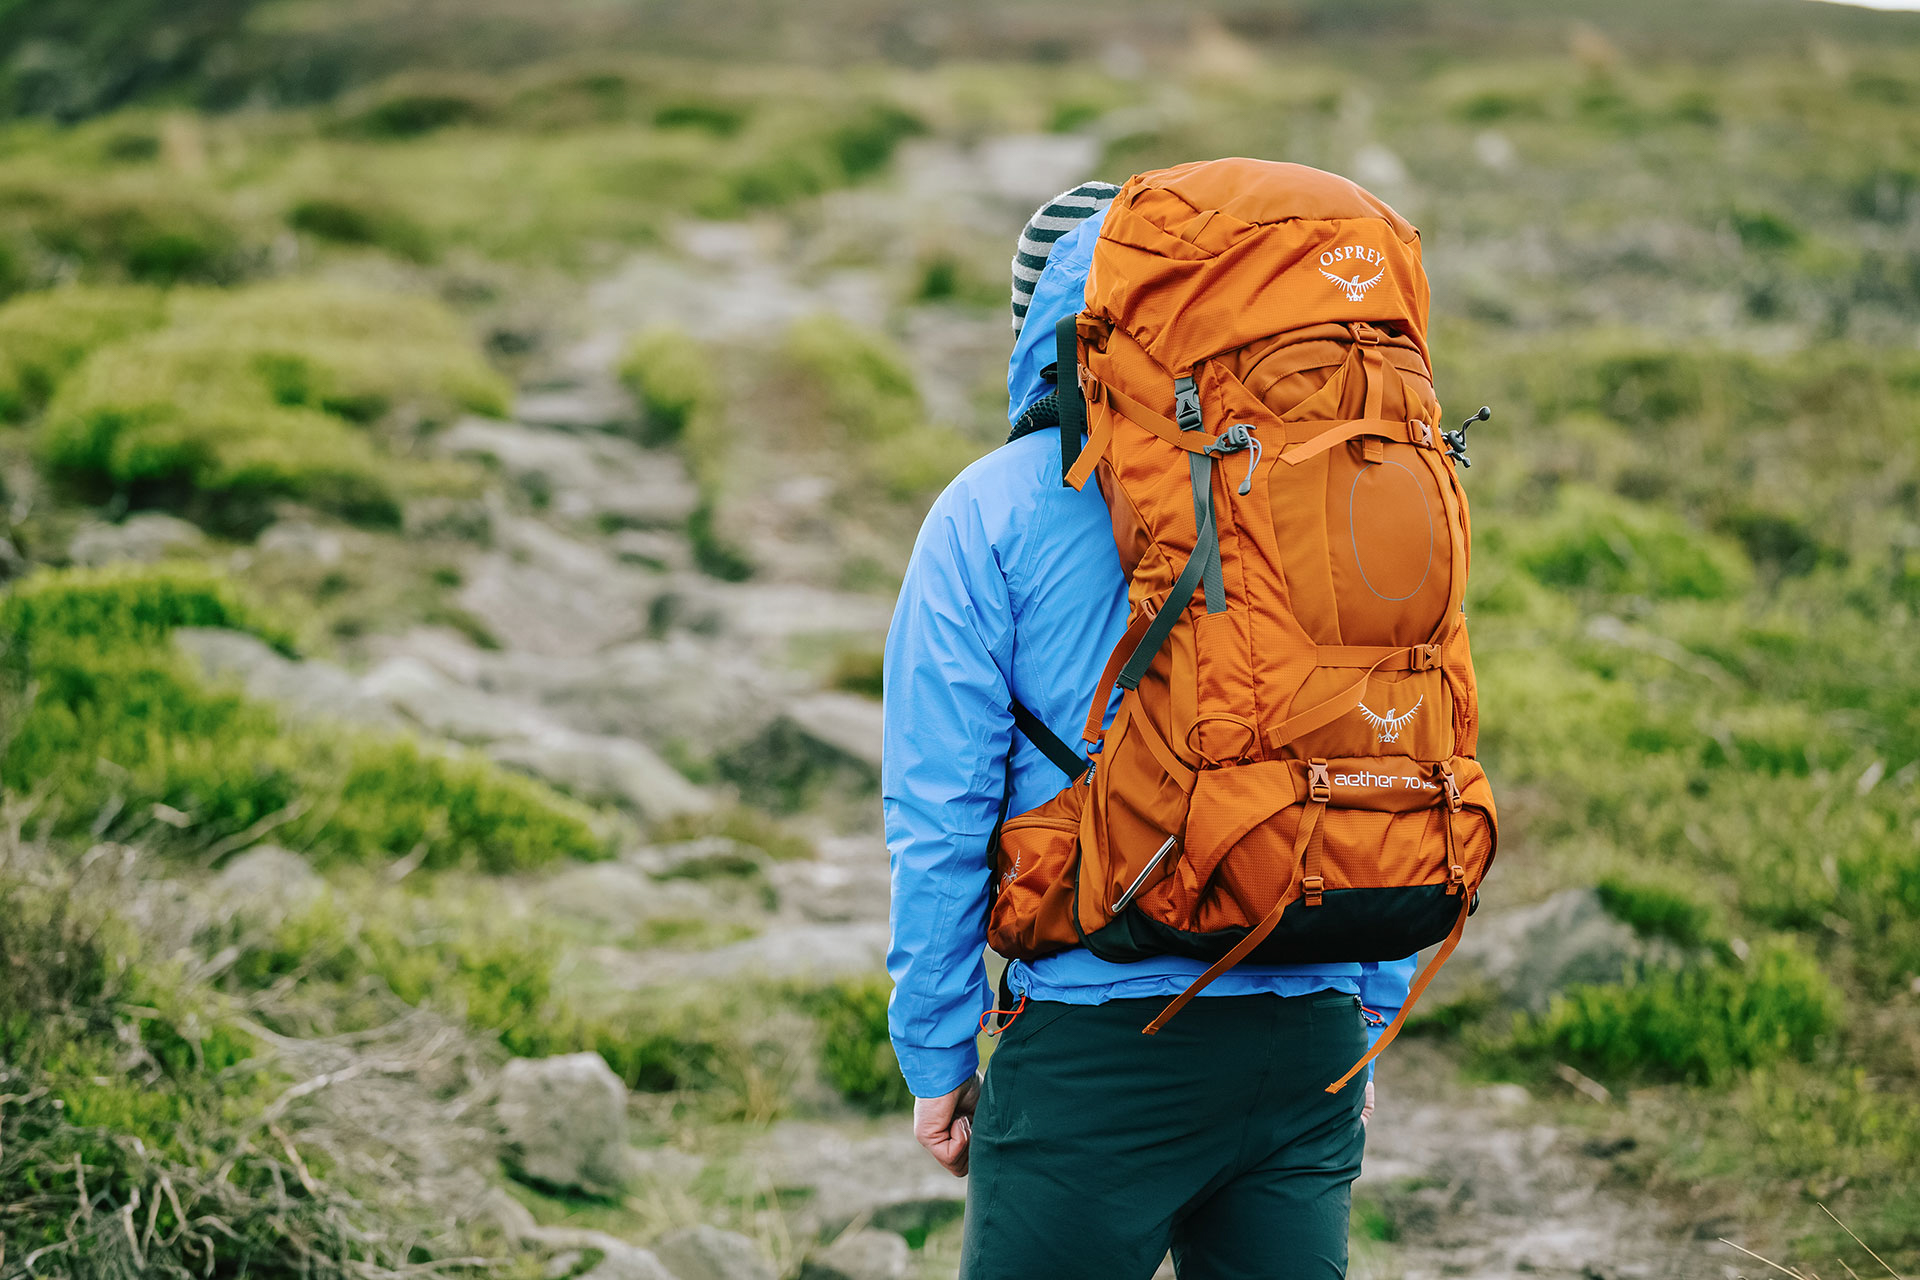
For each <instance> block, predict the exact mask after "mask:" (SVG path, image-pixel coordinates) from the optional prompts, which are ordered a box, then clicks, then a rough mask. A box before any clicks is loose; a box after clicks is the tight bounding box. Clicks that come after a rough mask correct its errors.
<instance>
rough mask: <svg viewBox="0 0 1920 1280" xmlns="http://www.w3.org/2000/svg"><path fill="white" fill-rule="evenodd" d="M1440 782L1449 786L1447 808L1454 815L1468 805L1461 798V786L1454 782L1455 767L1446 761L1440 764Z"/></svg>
mask: <svg viewBox="0 0 1920 1280" xmlns="http://www.w3.org/2000/svg"><path fill="white" fill-rule="evenodd" d="M1440 780H1441V781H1442V782H1444V783H1445V784H1446V786H1447V808H1448V809H1449V810H1451V811H1452V812H1454V813H1458V812H1460V807H1461V806H1462V805H1464V804H1465V803H1466V801H1465V800H1464V799H1462V798H1461V796H1460V784H1459V783H1457V782H1455V781H1454V780H1453V766H1452V765H1451V764H1449V763H1448V762H1446V761H1444V760H1443V761H1441V762H1440Z"/></svg>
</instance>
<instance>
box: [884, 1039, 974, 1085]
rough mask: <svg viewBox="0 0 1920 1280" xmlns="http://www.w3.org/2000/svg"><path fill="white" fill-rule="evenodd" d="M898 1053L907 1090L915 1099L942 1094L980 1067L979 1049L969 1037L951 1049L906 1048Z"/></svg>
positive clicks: (963, 1080)
mask: <svg viewBox="0 0 1920 1280" xmlns="http://www.w3.org/2000/svg"><path fill="white" fill-rule="evenodd" d="M897 1056H898V1057H899V1059H900V1074H901V1075H903V1076H905V1077H906V1081H907V1090H908V1092H910V1093H912V1094H913V1096H914V1097H916V1098H939V1097H944V1096H946V1095H947V1094H949V1093H952V1092H953V1091H954V1090H955V1089H958V1088H959V1087H960V1086H961V1085H963V1084H965V1083H966V1082H967V1081H969V1080H971V1079H972V1078H973V1075H974V1073H975V1072H976V1071H978V1070H979V1069H980V1050H979V1049H978V1048H977V1047H976V1046H975V1045H974V1043H973V1041H971V1040H969V1041H967V1042H966V1043H965V1044H962V1045H955V1046H954V1047H953V1048H951V1049H908V1050H906V1051H905V1052H904V1053H899V1054H897Z"/></svg>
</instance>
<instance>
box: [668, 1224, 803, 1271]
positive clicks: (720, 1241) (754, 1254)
mask: <svg viewBox="0 0 1920 1280" xmlns="http://www.w3.org/2000/svg"><path fill="white" fill-rule="evenodd" d="M653 1248H654V1252H655V1253H657V1254H658V1255H659V1256H660V1261H662V1262H664V1263H665V1264H666V1265H667V1269H668V1270H669V1271H671V1272H673V1274H674V1275H675V1276H677V1277H678V1278H679V1280H776V1277H775V1273H774V1270H773V1264H771V1263H770V1262H768V1261H767V1260H766V1259H765V1258H763V1257H761V1256H760V1247H759V1246H758V1245H756V1244H754V1242H753V1241H751V1240H749V1239H747V1238H746V1237H745V1236H743V1235H737V1234H735V1233H734V1232H731V1231H722V1230H720V1229H719V1228H718V1227H709V1226H698V1227H686V1228H684V1229H682V1230H680V1231H675V1232H673V1233H672V1234H670V1235H666V1236H662V1237H661V1238H660V1239H659V1240H658V1241H656V1242H655V1243H654V1246H653Z"/></svg>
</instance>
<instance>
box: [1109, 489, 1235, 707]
mask: <svg viewBox="0 0 1920 1280" xmlns="http://www.w3.org/2000/svg"><path fill="white" fill-rule="evenodd" d="M1208 461H1209V462H1211V461H1212V459H1208ZM1213 535H1214V528H1213V504H1212V503H1208V504H1207V513H1206V523H1205V524H1204V525H1203V526H1202V527H1201V529H1200V545H1201V546H1205V545H1206V544H1207V541H1208V539H1210V538H1212V537H1213ZM1216 545H1217V544H1216ZM1206 565H1207V558H1206V557H1205V556H1204V555H1201V554H1200V553H1199V552H1198V551H1195V552H1194V554H1193V555H1191V556H1189V557H1187V564H1186V567H1185V568H1183V569H1181V570H1180V576H1179V577H1178V578H1176V579H1175V580H1174V583H1173V590H1171V591H1169V592H1167V598H1166V600H1165V601H1164V602H1163V603H1162V604H1161V606H1160V612H1159V613H1156V614H1155V615H1154V616H1153V622H1152V624H1151V625H1149V626H1148V627H1147V633H1146V634H1145V635H1143V636H1141V637H1140V643H1139V645H1138V646H1137V647H1136V648H1135V649H1134V651H1133V652H1132V653H1131V654H1129V655H1128V656H1127V665H1126V666H1124V667H1122V668H1120V679H1119V681H1118V683H1119V685H1120V687H1121V688H1122V689H1137V688H1139V687H1140V678H1141V677H1142V676H1144V675H1146V674H1147V668H1148V667H1150V666H1152V665H1153V659H1154V655H1155V654H1157V653H1159V652H1160V646H1161V645H1163V644H1165V643H1166V642H1167V635H1168V633H1169V632H1171V631H1172V630H1173V624H1174V623H1176V622H1178V621H1180V615H1181V614H1183V613H1185V612H1186V611H1187V605H1188V603H1189V602H1191V601H1192V599H1193V593H1194V592H1195V591H1196V590H1197V589H1198V588H1199V586H1200V579H1201V577H1202V576H1203V575H1204V574H1205V572H1206Z"/></svg>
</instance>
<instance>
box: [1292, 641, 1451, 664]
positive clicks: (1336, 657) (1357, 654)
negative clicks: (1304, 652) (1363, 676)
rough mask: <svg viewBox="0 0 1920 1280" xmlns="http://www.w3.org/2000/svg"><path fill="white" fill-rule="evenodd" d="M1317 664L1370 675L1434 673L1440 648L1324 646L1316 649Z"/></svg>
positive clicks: (1422, 645) (1417, 646)
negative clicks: (1410, 672) (1362, 671)
mask: <svg viewBox="0 0 1920 1280" xmlns="http://www.w3.org/2000/svg"><path fill="white" fill-rule="evenodd" d="M1383 655H1384V656H1383ZM1313 661H1314V663H1315V665H1317V666H1322V667H1365V668H1367V669H1368V670H1369V671H1432V670H1433V669H1434V668H1436V667H1438V666H1439V665H1440V646H1439V645H1437V644H1416V645H1413V646H1412V647H1410V648H1409V647H1405V646H1402V647H1398V648H1394V647H1389V646H1383V645H1377V644H1322V645H1315V646H1314V649H1313Z"/></svg>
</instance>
